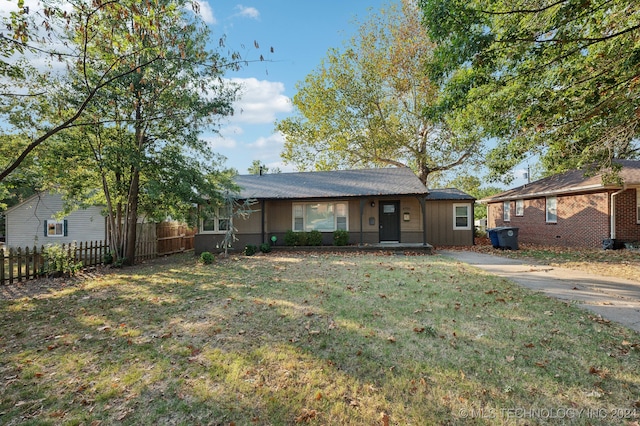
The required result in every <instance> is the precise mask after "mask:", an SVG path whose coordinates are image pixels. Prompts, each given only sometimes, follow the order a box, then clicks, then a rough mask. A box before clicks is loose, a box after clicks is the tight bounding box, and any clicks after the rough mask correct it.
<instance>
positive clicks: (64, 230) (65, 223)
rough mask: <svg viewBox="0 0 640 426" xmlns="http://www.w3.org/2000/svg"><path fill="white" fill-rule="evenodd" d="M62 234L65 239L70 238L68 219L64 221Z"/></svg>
mask: <svg viewBox="0 0 640 426" xmlns="http://www.w3.org/2000/svg"><path fill="white" fill-rule="evenodd" d="M62 232H63V233H64V236H65V237H67V236H69V232H68V231H67V219H65V220H64V221H63V225H62Z"/></svg>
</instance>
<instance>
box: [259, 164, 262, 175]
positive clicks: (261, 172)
mask: <svg viewBox="0 0 640 426" xmlns="http://www.w3.org/2000/svg"><path fill="white" fill-rule="evenodd" d="M259 173H260V176H262V166H260V171H259Z"/></svg>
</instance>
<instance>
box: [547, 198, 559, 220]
mask: <svg viewBox="0 0 640 426" xmlns="http://www.w3.org/2000/svg"><path fill="white" fill-rule="evenodd" d="M546 204H547V209H546V210H547V223H556V222H558V199H557V198H556V197H547V203H546Z"/></svg>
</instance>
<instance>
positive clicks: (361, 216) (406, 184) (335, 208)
mask: <svg viewBox="0 0 640 426" xmlns="http://www.w3.org/2000/svg"><path fill="white" fill-rule="evenodd" d="M235 183H236V184H237V185H238V186H239V187H240V188H241V190H240V194H239V198H240V199H244V200H247V199H251V200H255V202H256V204H255V205H254V206H253V207H252V210H253V212H252V213H251V214H250V215H249V216H248V217H245V218H243V217H235V218H234V217H229V216H230V215H229V214H224V213H223V211H224V210H225V209H219V211H218V214H216V215H214V217H209V218H203V219H202V220H201V221H200V226H199V231H198V234H196V236H195V240H194V245H195V251H196V254H198V253H201V252H203V251H215V250H216V249H217V248H218V247H220V246H221V244H222V241H223V240H224V236H225V234H226V232H227V229H229V227H230V226H233V227H234V228H235V229H236V230H237V232H236V233H235V236H236V238H237V239H238V241H236V242H235V243H234V244H233V246H234V247H237V248H240V247H242V248H243V247H244V246H246V245H248V244H253V245H259V244H262V243H268V242H270V241H271V239H272V237H275V238H276V239H277V244H278V245H283V244H284V237H285V235H286V233H287V231H293V232H301V231H311V230H318V231H320V232H321V233H322V236H323V241H322V243H323V245H331V244H333V232H334V231H336V230H346V231H348V232H349V243H350V244H360V245H367V244H378V243H404V244H407V243H411V244H422V245H425V246H427V245H429V244H431V245H458V244H466V245H471V244H473V203H474V199H473V197H470V196H468V195H466V194H464V193H461V192H460V191H456V190H442V191H433V192H430V191H428V190H427V188H426V187H425V186H424V184H422V182H421V181H420V179H418V177H417V176H416V175H415V174H414V173H413V172H412V171H411V170H410V169H409V168H381V169H364V170H335V171H327V172H300V173H275V174H263V175H239V176H236V178H235ZM231 221H233V224H231Z"/></svg>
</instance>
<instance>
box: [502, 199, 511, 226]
mask: <svg viewBox="0 0 640 426" xmlns="http://www.w3.org/2000/svg"><path fill="white" fill-rule="evenodd" d="M502 220H504V221H505V222H511V201H504V202H503V203H502Z"/></svg>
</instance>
